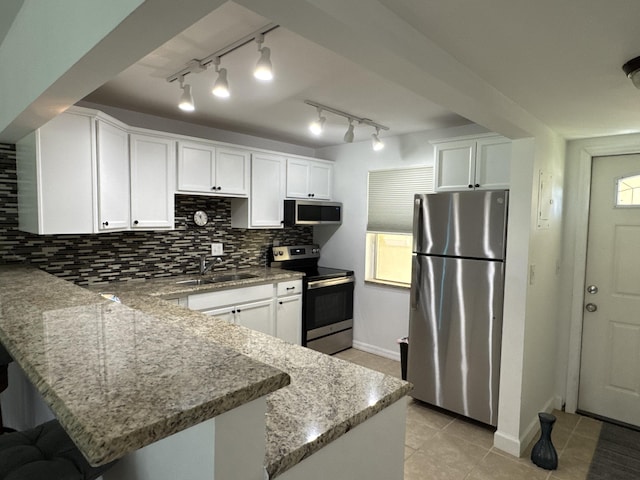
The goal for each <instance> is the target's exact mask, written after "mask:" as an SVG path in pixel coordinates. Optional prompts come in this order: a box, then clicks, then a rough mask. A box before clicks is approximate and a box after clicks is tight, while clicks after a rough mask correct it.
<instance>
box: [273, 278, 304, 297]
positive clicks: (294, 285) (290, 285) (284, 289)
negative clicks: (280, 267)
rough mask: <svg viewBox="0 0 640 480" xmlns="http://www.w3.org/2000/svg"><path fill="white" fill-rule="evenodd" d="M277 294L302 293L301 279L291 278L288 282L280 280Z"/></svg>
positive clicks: (280, 295)
mask: <svg viewBox="0 0 640 480" xmlns="http://www.w3.org/2000/svg"><path fill="white" fill-rule="evenodd" d="M277 291H278V293H277V296H278V297H284V296H285V295H297V294H300V293H302V280H291V281H288V282H280V283H278V285H277Z"/></svg>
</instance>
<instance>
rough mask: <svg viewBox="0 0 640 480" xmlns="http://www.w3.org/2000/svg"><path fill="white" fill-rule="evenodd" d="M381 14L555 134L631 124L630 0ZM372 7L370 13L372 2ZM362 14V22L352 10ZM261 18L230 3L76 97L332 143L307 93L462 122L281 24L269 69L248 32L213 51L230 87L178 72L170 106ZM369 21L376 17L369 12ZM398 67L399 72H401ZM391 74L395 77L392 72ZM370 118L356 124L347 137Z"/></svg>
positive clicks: (638, 94)
mask: <svg viewBox="0 0 640 480" xmlns="http://www.w3.org/2000/svg"><path fill="white" fill-rule="evenodd" d="M378 4H379V5H382V6H383V7H386V9H385V12H387V14H388V16H389V18H390V19H391V17H393V20H394V21H397V20H401V21H403V22H406V24H408V25H409V26H411V27H413V28H414V29H415V30H416V31H417V32H420V33H421V34H422V35H424V36H425V37H427V38H429V39H430V40H431V41H432V42H434V43H435V44H437V45H438V46H439V47H440V48H441V49H443V50H444V51H446V52H447V53H448V54H449V55H451V56H452V57H454V58H455V59H456V60H457V61H458V62H460V63H461V64H462V65H464V66H465V67H467V68H468V69H470V70H471V71H473V72H474V73H476V74H477V75H478V76H479V77H480V78H481V79H482V80H484V81H485V82H486V83H487V84H489V85H491V86H492V87H494V88H495V89H496V90H497V91H499V92H501V93H502V94H504V95H505V96H506V97H508V99H510V100H511V101H513V102H515V104H517V105H519V106H520V107H522V108H523V109H524V110H526V111H527V112H529V113H530V114H532V115H533V116H534V117H536V118H537V119H538V120H540V121H541V122H543V123H544V124H546V125H547V126H548V127H550V128H551V129H552V130H554V131H556V132H557V133H559V134H560V135H562V136H564V137H566V138H569V139H571V138H580V137H591V136H602V135H612V134H619V133H629V132H638V131H640V91H638V90H636V89H635V88H634V87H633V85H632V84H631V82H630V81H629V80H627V79H626V77H625V76H624V74H623V72H622V70H621V66H622V64H623V63H624V62H625V61H627V60H629V59H630V58H633V57H635V56H637V55H640V30H638V28H637V26H636V25H635V24H636V23H637V19H638V18H640V1H638V0H607V1H606V2H605V1H602V0H561V1H560V2H558V1H557V0H535V1H530V0H490V1H484V2H478V1H477V0H447V1H443V0H427V1H425V0H379V2H378ZM378 11H379V9H378V10H376V12H378ZM362 18H363V22H364V21H367V20H366V19H365V16H364V13H363V17H362ZM272 20H277V19H269V18H265V17H262V16H260V15H258V14H256V13H254V12H252V11H251V10H248V9H246V8H245V7H242V6H240V5H238V4H235V3H232V2H229V3H226V4H224V5H223V6H222V7H220V8H219V9H217V10H215V11H214V12H212V13H211V14H210V15H208V16H206V17H204V18H203V19H202V20H201V21H199V22H198V23H196V24H195V25H193V26H192V27H190V28H188V29H187V30H185V31H184V32H183V33H181V34H180V35H178V36H177V37H175V38H174V39H172V40H171V41H169V42H167V43H166V44H165V45H163V46H161V47H160V48H158V49H157V50H156V51H154V52H152V53H151V54H149V55H147V56H146V57H145V58H143V59H141V60H140V61H139V62H137V63H136V64H135V65H133V66H131V67H130V68H128V69H127V70H125V71H124V72H122V73H121V74H120V75H118V76H117V77H116V78H114V79H112V80H111V81H109V82H108V83H106V84H105V85H103V86H102V87H101V88H99V89H98V90H96V91H94V92H93V93H91V94H90V95H88V96H87V97H85V100H86V101H90V102H92V103H98V104H105V105H111V106H116V107H121V108H126V109H129V110H136V111H141V112H145V113H151V114H156V115H160V116H164V117H169V118H176V119H180V120H185V121H191V122H195V123H199V124H204V125H209V126H212V127H217V128H225V129H229V130H234V131H240V132H243V133H249V134H253V135H258V136H263V137H268V138H272V139H276V140H283V141H289V142H292V143H296V144H300V145H306V146H310V147H319V146H323V145H333V144H338V143H341V142H342V136H343V135H344V132H345V130H346V120H345V119H343V118H341V117H336V116H333V115H331V114H326V115H325V116H326V117H327V131H326V132H325V135H323V137H322V138H316V137H313V136H312V135H311V134H310V133H309V132H308V130H307V124H308V122H309V121H310V120H312V119H313V118H314V116H315V114H316V112H315V110H314V109H313V108H312V107H309V106H307V105H305V104H304V100H305V99H310V100H313V101H316V102H319V103H323V104H326V105H328V106H330V107H333V108H337V109H340V110H343V111H347V112H349V113H352V114H354V115H357V116H360V117H367V118H370V119H372V120H373V121H375V122H378V123H381V124H384V125H387V126H389V127H390V129H391V130H390V132H388V133H386V135H398V134H403V133H409V132H416V131H422V130H429V129H435V128H444V127H450V126H455V125H461V124H464V123H469V120H466V119H465V118H463V117H461V116H459V115H456V114H455V113H452V112H451V111H449V110H446V109H444V108H442V107H440V106H438V105H437V104H436V103H434V102H433V101H431V100H430V99H428V98H425V97H426V96H425V95H420V94H418V93H415V89H414V90H412V91H410V90H408V89H405V88H403V87H400V86H399V85H398V84H397V83H395V82H392V81H391V80H389V75H386V76H385V77H384V78H383V77H382V76H379V75H377V74H375V73H372V72H371V71H367V70H365V69H364V68H362V67H360V66H358V65H357V64H356V63H354V62H352V61H349V60H347V59H346V58H343V57H342V56H340V55H339V54H337V53H334V52H332V51H330V50H328V49H326V48H324V47H321V46H319V45H317V44H315V43H313V42H311V41H309V40H306V39H305V38H303V37H301V36H299V35H297V34H295V33H293V32H291V31H288V30H287V29H285V28H283V27H280V28H278V29H276V30H274V31H273V32H270V33H269V34H267V36H266V40H265V45H266V46H268V47H270V48H271V52H272V62H273V65H274V71H275V76H276V78H275V79H274V81H273V82H272V83H270V84H267V85H264V84H259V83H258V82H257V81H255V80H254V79H253V77H252V76H251V70H252V68H253V65H254V64H255V62H256V60H257V58H258V52H257V46H256V45H255V43H251V44H248V45H246V46H244V47H241V48H239V49H238V50H236V51H234V52H232V53H230V54H229V55H227V56H225V57H223V59H222V66H223V67H226V68H227V69H228V72H229V82H230V85H231V90H232V97H231V98H229V99H227V100H220V99H217V98H215V97H213V96H212V95H211V94H210V88H211V85H212V83H213V81H214V80H215V74H214V72H213V69H211V68H209V69H207V70H206V71H205V72H202V73H199V74H192V75H189V76H187V83H191V84H192V85H193V87H192V90H193V94H194V98H195V102H196V109H197V110H196V112H193V113H190V114H187V113H184V112H181V111H180V110H178V109H177V106H176V104H177V100H178V97H179V94H180V91H179V88H178V85H177V84H176V83H172V84H169V83H168V82H167V81H166V77H168V76H169V75H171V74H173V73H176V72H177V71H179V70H180V69H182V68H183V67H184V66H185V65H186V64H187V63H188V62H189V61H190V60H191V59H194V58H197V59H201V58H204V57H206V56H208V55H209V54H211V53H213V52H214V51H216V50H218V49H220V48H223V47H225V46H226V45H228V44H230V43H232V42H234V41H235V40H237V39H239V38H241V37H242V36H244V35H247V34H249V33H251V32H253V31H254V30H256V29H257V28H259V27H261V26H262V25H265V24H267V23H269V22H270V21H272ZM375 20H376V21H381V20H384V19H380V18H377V19H375ZM402 74H403V72H398V75H402ZM399 83H402V82H399ZM371 133H372V129H371V128H370V127H364V126H361V127H358V128H356V139H355V140H356V141H360V140H366V139H368V138H369V136H370V134H371Z"/></svg>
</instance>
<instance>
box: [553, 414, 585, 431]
mask: <svg viewBox="0 0 640 480" xmlns="http://www.w3.org/2000/svg"><path fill="white" fill-rule="evenodd" d="M551 413H553V415H554V416H555V417H556V423H555V424H554V428H555V427H558V426H559V427H563V428H568V429H570V430H573V428H574V427H575V426H576V425H577V424H578V422H579V421H580V417H581V415H578V414H575V413H567V412H563V411H561V410H554V411H553V412H551Z"/></svg>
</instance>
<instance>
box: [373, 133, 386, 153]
mask: <svg viewBox="0 0 640 480" xmlns="http://www.w3.org/2000/svg"><path fill="white" fill-rule="evenodd" d="M379 134H380V129H379V128H378V127H376V133H374V134H373V135H371V141H372V144H373V150H374V151H376V152H379V151H380V150H382V149H383V148H384V142H382V141H381V140H380V138H379V137H378V135H379Z"/></svg>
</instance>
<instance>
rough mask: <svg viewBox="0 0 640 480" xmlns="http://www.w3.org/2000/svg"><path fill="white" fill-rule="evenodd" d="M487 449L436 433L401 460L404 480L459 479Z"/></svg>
mask: <svg viewBox="0 0 640 480" xmlns="http://www.w3.org/2000/svg"><path fill="white" fill-rule="evenodd" d="M487 453H488V452H487V450H485V449H484V448H482V447H479V446H477V445H473V444H471V443H469V442H465V441H463V440H460V439H458V438H455V437H452V436H448V435H445V434H443V433H438V434H436V435H435V436H434V437H433V438H431V439H430V440H428V441H427V442H425V444H424V445H423V446H422V448H421V449H420V450H417V451H416V452H415V453H414V454H413V455H411V456H410V457H409V458H408V459H407V461H406V462H405V468H404V471H405V475H404V478H405V480H426V479H429V480H463V479H465V478H466V476H467V475H468V474H469V472H471V471H472V470H473V468H474V467H475V466H476V465H478V463H480V461H481V460H482V459H483V458H484V456H485V455H486V454H487Z"/></svg>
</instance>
